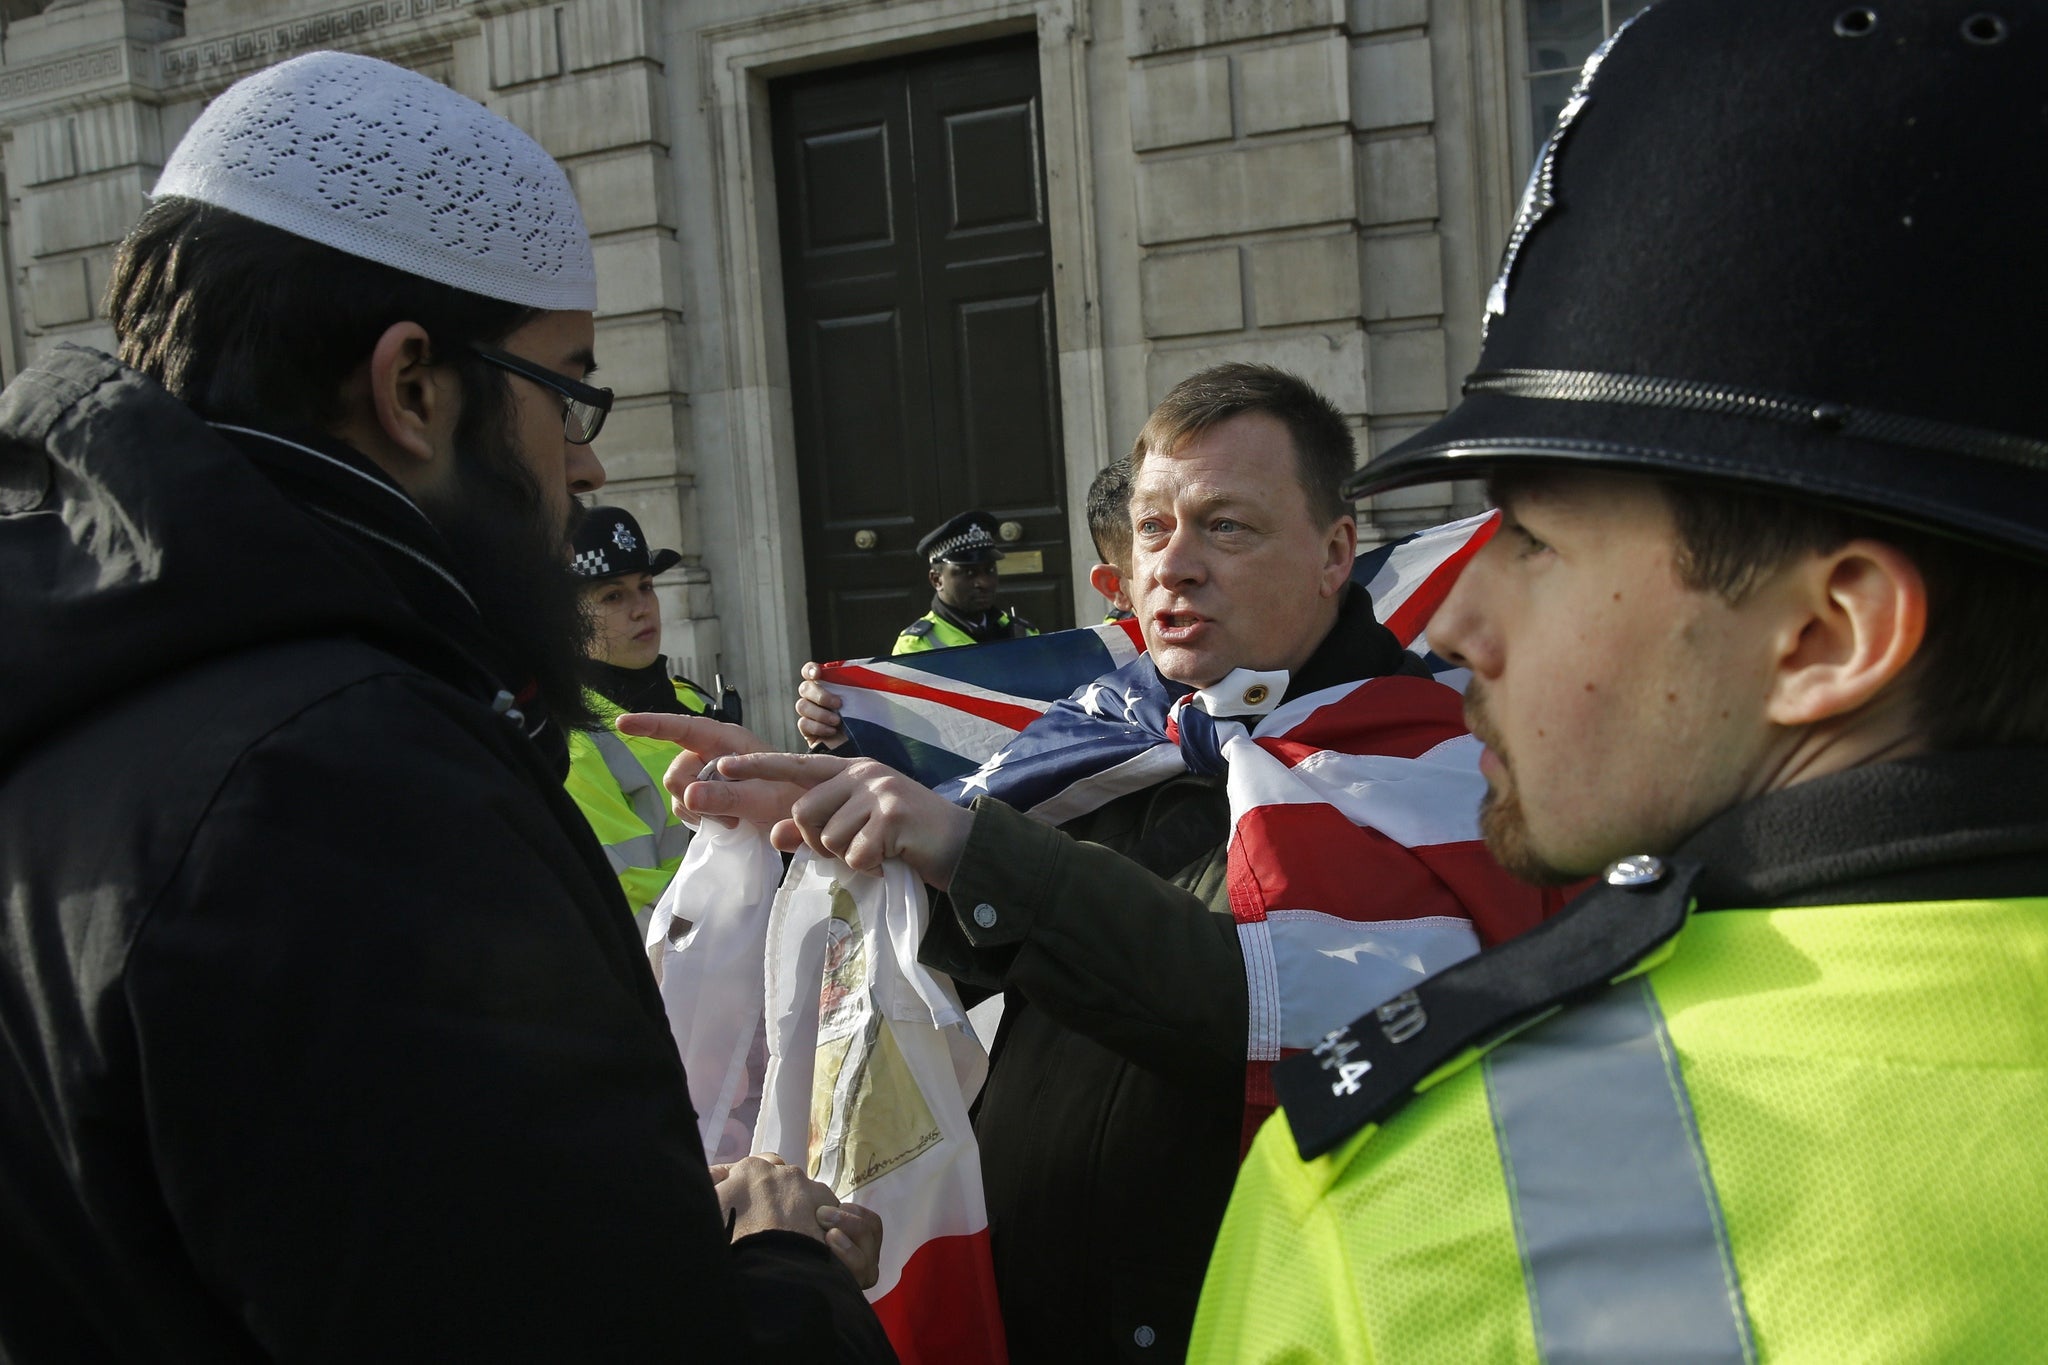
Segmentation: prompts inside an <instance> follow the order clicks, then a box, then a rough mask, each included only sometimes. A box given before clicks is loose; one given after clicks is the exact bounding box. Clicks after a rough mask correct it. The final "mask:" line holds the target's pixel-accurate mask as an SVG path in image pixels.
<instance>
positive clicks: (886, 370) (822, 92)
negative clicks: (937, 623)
mask: <svg viewBox="0 0 2048 1365" xmlns="http://www.w3.org/2000/svg"><path fill="white" fill-rule="evenodd" d="M771 93H772V103H773V115H774V127H775V176H776V191H777V196H778V204H779V207H780V213H781V230H782V267H783V288H784V291H785V295H786V297H787V300H788V324H789V361H790V384H791V390H792V392H791V401H792V406H793V408H794V410H795V416H796V452H797V469H798V474H799V489H800V494H799V496H800V499H801V508H800V511H801V515H802V521H803V536H804V570H805V575H806V579H807V582H808V585H809V607H810V625H811V655H812V657H813V658H819V659H834V658H855V657H859V656H861V655H866V654H886V653H888V652H889V646H890V645H891V643H893V642H894V640H895V637H896V632H897V631H899V630H901V629H902V628H903V627H904V626H905V625H907V624H908V623H909V622H911V621H913V620H915V619H916V618H917V617H918V616H920V615H922V614H923V612H924V611H925V608H926V605H927V604H928V602H929V600H930V598H931V588H930V586H929V584H928V583H927V581H926V578H925V564H924V561H923V560H922V559H920V558H919V557H918V555H917V553H916V545H917V541H918V538H919V537H920V536H922V535H923V534H924V533H925V532H926V531H927V530H929V529H931V528H932V527H933V526H936V525H937V524H938V523H939V522H941V521H943V520H944V519H945V518H947V517H949V516H951V515H953V514H954V513H955V512H960V511H964V510H966V509H968V508H970V507H980V508H984V509H986V510H987V511H989V512H991V513H993V514H994V515H995V516H996V518H997V519H998V520H999V521H1002V522H1010V523H1015V528H1014V529H1015V530H1016V531H1017V538H1016V539H1015V540H1014V541H1012V542H1010V543H1008V544H1006V545H1005V546H1004V549H1005V550H1006V551H1007V552H1008V554H1009V558H1008V559H1007V560H1006V561H1005V563H1004V565H1003V568H1004V570H1005V572H1004V575H1003V599H1002V600H1003V601H1005V602H1006V603H1009V604H1013V605H1014V606H1015V607H1016V608H1017V609H1018V610H1019V611H1021V612H1023V613H1024V615H1025V616H1027V617H1029V618H1030V619H1031V620H1032V621H1033V622H1034V623H1035V624H1037V625H1038V626H1039V627H1040V628H1041V629H1045V630H1052V629H1057V628H1060V627H1063V626H1069V625H1072V624H1073V593H1072V590H1071V587H1070V584H1069V581H1068V580H1069V567H1068V548H1067V521H1066V489H1065V482H1066V481H1065V477H1064V472H1063V470H1064V466H1063V460H1062V453H1061V447H1060V418H1059V387H1058V384H1057V382H1056V379H1055V376H1056V369H1055V366H1056V359H1055V353H1054V349H1053V347H1054V342H1053V312H1052V250H1051V242H1050V235H1049V233H1048V231H1047V227H1046V214H1045V171H1044V159H1043V156H1042V155H1041V148H1042V140H1041V133H1040V122H1041V120H1040V109H1039V98H1038V52H1037V44H1036V40H1035V39H1032V38H1028V37H1027V38H1023V39H1018V40H1014V41H1011V40H1005V41H1003V42H999V43H988V44H981V45H977V46H975V47H971V48H955V49H949V50H947V51H944V52H939V53H935V54H928V55H924V56H919V57H914V58H906V59H900V60H894V61H888V62H878V63H874V64H871V65H865V66H859V67H852V68H846V69H841V70H835V71H829V72H824V73H820V74H815V75H806V76H799V77H791V78H789V79H787V80H783V81H779V82H777V83H776V84H775V85H774V87H773V88H772V92H771Z"/></svg>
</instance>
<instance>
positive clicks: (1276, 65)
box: [1125, 0, 1476, 540]
mask: <svg viewBox="0 0 2048 1365" xmlns="http://www.w3.org/2000/svg"><path fill="white" fill-rule="evenodd" d="M1125 15H1126V24H1127V38H1126V50H1127V56H1128V61H1129V112H1130V129H1131V145H1132V148H1133V151H1134V153H1135V155H1136V162H1137V170H1136V179H1135V184H1134V192H1135V195H1136V200H1137V228H1138V230H1137V238H1138V241H1137V251H1136V255H1137V256H1138V261H1137V265H1138V270H1139V274H1140V280H1141V303H1142V314H1143V325H1144V331H1145V337H1146V342H1147V357H1146V383H1147V390H1148V393H1149V396H1150V397H1151V399H1153V400H1155V401H1156V400H1157V399H1158V398H1159V397H1160V396H1161V395H1162V394H1163V393H1164V392H1165V391H1166V389H1167V388H1169V387H1171V386H1172V384H1174V383H1175V382H1176V381H1178V380H1179V379H1181V378H1183V377H1184V376H1186V375H1187V374H1189V373H1191V372H1193V371H1194V370H1196V369H1198V368H1200V367H1202V366H1204V365H1208V364H1213V363H1216V362H1219V361H1224V360H1240V359H1241V360H1257V361H1264V362H1268V363H1272V364H1276V365H1281V366H1283V367H1286V368H1289V369H1294V370H1296V371H1298V372H1299V373H1301V374H1303V375H1304V376H1305V377H1307V378H1308V379H1310V380H1311V382H1314V383H1315V384H1316V385H1317V386H1318V387H1320V388H1321V389H1322V390H1323V391H1324V392H1325V393H1326V394H1328V395H1329V397H1330V398H1331V399H1332V400H1333V401H1334V402H1335V403H1336V404H1337V405H1338V407H1339V408H1341V409H1342V410H1343V411H1344V412H1345V414H1346V415H1347V417H1349V419H1350V420H1351V421H1352V423H1353V424H1354V425H1355V427H1356V428H1357V432H1358V437H1359V447H1360V455H1361V457H1363V456H1366V455H1369V454H1372V453H1376V452H1378V451H1379V450H1383V449H1385V448H1386V447H1388V446H1389V445H1391V444H1393V443H1394V442H1396V441H1399V440H1401V439H1402V438H1404V437H1405V436H1407V435H1409V434H1410V433H1412V432H1413V431H1415V430H1417V429H1419V428H1420V427H1421V426H1423V425H1424V424H1426V423H1427V422H1429V421H1430V420H1431V419H1433V418H1435V417H1437V416H1439V415H1441V414H1442V413H1443V412H1444V411H1445V410H1446V408H1447V406H1448V404H1449V402H1450V401H1451V400H1452V398H1453V396H1454V391H1455V383H1456V379H1457V377H1458V376H1457V375H1456V374H1454V373H1453V372H1452V370H1453V366H1454V358H1453V356H1452V355H1451V353H1450V352H1451V347H1450V343H1449V341H1448V339H1447V336H1446V332H1445V328H1444V314H1445V309H1446V304H1445V287H1444V264H1445V263H1444V258H1443V252H1442V242H1441V230H1440V229H1441V218H1442V216H1443V204H1442V198H1441V188H1440V181H1441V180H1442V179H1443V174H1442V168H1441V166H1440V163H1439V156H1438V135H1439V128H1438V118H1437V100H1438V85H1439V80H1438V74H1437V71H1436V69H1435V68H1436V64H1437V62H1438V61H1439V59H1440V58H1441V56H1442V54H1441V53H1440V52H1439V51H1437V49H1436V48H1435V47H1434V46H1433V40H1432V37H1431V32H1430V10H1429V0H1351V3H1349V4H1346V3H1345V0H1127V3H1126V6H1125ZM1468 359H1469V358H1468V357H1463V356H1460V357H1456V361H1457V363H1459V364H1462V363H1465V362H1466V361H1467V360H1468ZM1459 373H1462V369H1460V370H1459ZM1475 505H1476V500H1475V498H1474V496H1473V495H1472V493H1471V491H1470V490H1453V489H1441V488H1439V489H1424V490H1416V491H1414V492H1411V493H1405V494H1393V495H1389V496H1387V497H1385V498H1382V499H1380V500H1379V502H1378V504H1377V505H1376V506H1373V507H1371V508H1369V509H1367V510H1368V513H1369V521H1370V523H1371V524H1369V525H1367V526H1366V527H1364V528H1362V530H1363V532H1364V534H1365V536H1366V538H1367V539H1368V540H1374V539H1378V538H1382V537H1383V536H1386V535H1394V534H1400V533H1403V532H1405V531H1407V530H1409V529H1412V528H1413V527H1414V526H1416V525H1418V524H1426V523H1428V522H1431V521H1435V520H1440V519H1442V518H1443V517H1445V516H1449V515H1453V514H1455V513H1459V512H1463V511H1465V510H1469V509H1470V508H1471V507H1473V506H1475Z"/></svg>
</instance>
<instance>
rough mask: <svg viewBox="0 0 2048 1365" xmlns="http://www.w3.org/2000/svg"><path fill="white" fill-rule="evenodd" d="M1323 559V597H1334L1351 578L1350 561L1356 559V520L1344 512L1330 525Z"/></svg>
mask: <svg viewBox="0 0 2048 1365" xmlns="http://www.w3.org/2000/svg"><path fill="white" fill-rule="evenodd" d="M1324 549H1325V551H1326V552H1327V553H1326V554H1325V556H1324V558H1323V596H1325V597H1335V596H1336V595H1337V594H1338V593H1340V592H1343V591H1344V585H1345V583H1347V582H1349V581H1350V578H1351V561H1352V560H1354V559H1356V558H1358V519H1357V518H1356V517H1354V516H1352V515H1351V514H1350V513H1349V512H1346V513H1345V514H1344V515H1343V516H1341V517H1339V518H1337V520H1336V521H1334V522H1332V523H1331V524H1330V535H1329V539H1328V540H1327V542H1325V545H1324Z"/></svg>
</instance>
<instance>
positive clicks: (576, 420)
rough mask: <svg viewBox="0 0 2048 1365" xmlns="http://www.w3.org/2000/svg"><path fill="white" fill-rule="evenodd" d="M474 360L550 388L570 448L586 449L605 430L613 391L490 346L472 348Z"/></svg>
mask: <svg viewBox="0 0 2048 1365" xmlns="http://www.w3.org/2000/svg"><path fill="white" fill-rule="evenodd" d="M469 349H470V350H471V351H472V352H474V353H475V355H476V358H477V359H479V360H482V361H486V362H488V363H489V364H492V365H496V366H497V367H498V368H499V369H501V370H509V371H511V372H512V373H513V374H516V375H518V376H519V377H520V378H522V379H531V380H532V381H533V382H534V383H536V384H538V385H540V386H541V387H542V388H544V389H552V390H553V391H554V392H555V393H556V394H558V395H560V397H561V399H562V435H563V436H564V437H565V438H566V439H567V440H568V442H569V444H571V445H579V446H587V445H589V444H590V443H591V442H592V441H595V440H596V439H597V433H598V432H599V431H601V430H603V428H604V419H605V414H606V413H608V412H610V411H611V410H612V391H611V390H610V389H600V388H596V387H594V386H592V385H590V384H586V383H584V382H583V381H582V380H580V379H571V378H570V377H569V376H568V375H566V374H557V373H556V372H555V371H553V370H551V369H549V368H548V367H547V366H545V365H536V364H534V363H533V362H532V361H531V360H525V359H522V358H521V357H519V356H516V355H513V354H511V353H510V352H507V351H500V350H495V349H493V348H492V347H489V346H471V347H470V348H469Z"/></svg>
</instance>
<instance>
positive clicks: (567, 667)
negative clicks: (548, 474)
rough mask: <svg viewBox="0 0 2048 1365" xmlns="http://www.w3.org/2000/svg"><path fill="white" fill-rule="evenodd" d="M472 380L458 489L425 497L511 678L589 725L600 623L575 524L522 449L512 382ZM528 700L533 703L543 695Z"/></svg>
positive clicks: (468, 379)
mask: <svg viewBox="0 0 2048 1365" xmlns="http://www.w3.org/2000/svg"><path fill="white" fill-rule="evenodd" d="M466 368H469V367H466ZM474 368H476V369H478V370H481V368H482V367H480V366H479V367H474ZM464 380H465V392H466V393H468V394H469V395H471V398H470V400H469V401H467V402H465V403H464V404H463V408H462V416H461V419H460V420H459V421H458V422H457V423H456V427H455V451H456V474H457V477H456V481H455V491H454V493H453V495H452V496H450V497H448V498H447V499H445V500H443V499H439V498H436V499H432V500H426V499H423V500H422V503H421V505H422V508H423V510H425V512H426V513H427V515H428V516H429V517H431V518H432V519H433V521H434V525H435V526H436V527H438V528H439V529H440V532H441V535H442V538H443V539H445V540H446V541H447V542H448V547H449V549H450V550H452V551H453V552H454V555H455V563H456V564H457V565H459V566H460V569H459V572H460V573H461V575H462V579H463V582H464V583H465V584H466V585H467V586H468V588H469V590H470V594H471V596H473V597H474V598H475V599H476V604H477V610H478V611H479V613H481V615H482V616H483V622H484V628H485V629H486V630H487V631H489V632H490V634H491V637H492V638H493V639H494V640H495V641H496V643H497V644H498V646H499V648H500V649H501V650H503V651H504V663H505V665H506V666H507V667H508V668H510V669H511V670H513V673H514V676H513V677H512V678H511V679H509V680H508V682H509V683H510V685H512V686H513V687H515V688H517V687H520V686H522V685H523V684H525V683H527V682H528V681H530V682H531V683H532V684H533V685H534V687H535V689H536V692H537V695H538V698H539V705H541V706H542V707H544V708H546V711H547V714H548V715H549V716H551V717H552V718H553V719H554V721H555V722H556V723H557V724H558V725H561V726H562V727H564V728H565V729H582V728H588V727H590V726H592V725H594V724H595V723H596V717H595V715H593V714H592V712H591V710H590V707H589V704H588V703H587V702H586V701H585V699H584V695H583V684H582V681H581V680H580V679H579V677H578V665H579V664H580V663H581V662H582V659H583V656H584V653H585V649H586V647H587V645H588V644H589V642H590V639H591V629H592V623H591V621H590V618H589V617H588V616H587V615H585V613H584V611H583V602H582V595H581V592H580V591H579V589H580V587H581V584H580V583H579V581H578V580H577V579H576V577H575V576H574V575H572V574H571V573H570V572H569V564H568V553H567V548H566V547H567V546H568V543H569V528H568V527H567V526H564V525H562V524H560V523H558V522H557V521H556V520H555V518H554V516H553V514H552V513H551V512H550V511H549V508H548V501H547V498H546V497H545V496H544V495H543V494H542V492H541V489H540V485H539V484H538V483H536V482H535V481H534V477H533V474H532V472H531V471H530V470H529V469H528V468H527V467H526V464H525V462H524V461H523V460H521V459H520V458H519V456H518V454H517V452H515V451H514V450H513V449H512V438H511V434H510V431H511V423H510V415H511V412H510V410H511V395H510V394H509V393H508V392H507V391H506V387H505V385H503V384H502V383H498V382H496V381H495V376H493V375H491V374H490V372H489V371H482V373H479V374H476V375H470V374H465V375H464ZM572 507H573V504H572ZM573 515H574V512H573V511H572V516H573ZM526 705H527V706H528V708H529V709H531V707H532V705H533V703H532V702H527V703H526Z"/></svg>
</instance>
